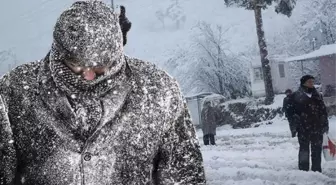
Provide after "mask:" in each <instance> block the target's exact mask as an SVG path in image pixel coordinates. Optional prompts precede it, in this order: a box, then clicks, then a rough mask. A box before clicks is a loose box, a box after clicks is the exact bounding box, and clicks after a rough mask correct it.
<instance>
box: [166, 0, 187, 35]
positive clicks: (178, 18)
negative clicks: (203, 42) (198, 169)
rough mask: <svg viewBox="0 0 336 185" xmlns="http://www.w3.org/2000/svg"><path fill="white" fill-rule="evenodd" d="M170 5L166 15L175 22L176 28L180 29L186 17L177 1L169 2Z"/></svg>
mask: <svg viewBox="0 0 336 185" xmlns="http://www.w3.org/2000/svg"><path fill="white" fill-rule="evenodd" d="M171 2H172V4H171V5H170V6H169V7H168V8H167V10H166V15H167V16H168V17H169V18H170V19H171V20H172V21H174V22H175V24H176V28H177V29H180V28H181V26H183V24H184V23H185V21H186V15H185V14H184V10H183V8H182V6H181V5H180V3H179V0H171Z"/></svg>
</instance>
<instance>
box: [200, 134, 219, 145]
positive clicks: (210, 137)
mask: <svg viewBox="0 0 336 185" xmlns="http://www.w3.org/2000/svg"><path fill="white" fill-rule="evenodd" d="M203 141H204V145H209V144H211V145H215V144H216V143H215V135H214V134H206V135H204V136H203Z"/></svg>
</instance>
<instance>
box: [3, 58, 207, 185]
mask: <svg viewBox="0 0 336 185" xmlns="http://www.w3.org/2000/svg"><path fill="white" fill-rule="evenodd" d="M126 61H128V64H129V68H130V70H131V72H130V74H129V75H130V77H129V79H128V80H127V82H125V83H124V84H122V86H119V87H117V88H115V89H113V90H112V91H111V92H109V93H108V94H106V96H104V97H102V98H101V99H100V100H101V104H102V106H103V110H104V116H103V117H102V119H100V121H99V124H98V126H97V127H96V129H95V131H94V133H93V134H91V135H90V136H89V138H88V139H87V140H83V139H81V137H80V134H79V133H77V132H76V129H74V124H75V123H74V121H73V120H74V113H73V110H72V107H71V106H70V104H69V102H68V100H67V97H66V96H64V95H63V94H62V93H60V92H59V91H58V89H57V88H56V87H55V84H54V82H53V81H52V77H51V75H50V73H49V68H50V67H49V61H48V59H47V58H46V59H45V60H43V61H41V62H35V63H31V64H27V65H22V66H20V67H18V68H16V69H15V70H13V71H12V72H10V73H9V74H8V75H6V76H5V77H4V78H2V80H1V82H0V87H1V91H0V95H1V96H0V97H1V98H0V167H1V168H0V184H1V185H10V184H16V185H17V184H29V185H32V184H34V185H48V184H50V185H51V184H53V185H54V184H55V185H56V184H59V185H70V184H76V185H77V184H82V185H84V184H90V185H91V184H92V185H93V184H94V185H100V184H127V185H128V184H139V185H141V184H174V183H181V184H197V183H200V184H202V183H204V182H205V179H204V178H205V177H204V171H203V167H202V156H201V152H200V147H199V144H198V140H197V139H196V135H195V130H194V127H193V124H192V122H191V120H190V116H189V113H188V109H187V108H186V105H185V103H184V102H183V100H182V96H181V94H180V91H179V88H178V86H177V84H176V82H175V81H174V80H172V79H171V78H170V77H169V76H168V75H166V74H165V73H164V72H162V71H160V70H158V69H156V68H155V67H154V66H153V65H151V64H148V63H146V62H143V61H140V60H137V59H130V58H127V60H126ZM119 91H124V92H125V91H126V92H127V93H122V94H119V93H118V92H119ZM113 111H116V112H115V113H114V114H109V112H113Z"/></svg>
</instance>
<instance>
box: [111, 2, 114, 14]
mask: <svg viewBox="0 0 336 185" xmlns="http://www.w3.org/2000/svg"><path fill="white" fill-rule="evenodd" d="M111 8H112V10H113V12H114V0H111Z"/></svg>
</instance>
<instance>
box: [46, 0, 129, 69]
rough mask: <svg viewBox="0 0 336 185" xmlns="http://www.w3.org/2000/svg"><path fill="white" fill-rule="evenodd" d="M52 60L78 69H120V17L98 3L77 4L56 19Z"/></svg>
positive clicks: (82, 2)
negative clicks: (67, 60)
mask: <svg viewBox="0 0 336 185" xmlns="http://www.w3.org/2000/svg"><path fill="white" fill-rule="evenodd" d="M53 38H54V42H53V44H52V50H51V55H50V57H51V59H54V60H64V59H71V60H72V61H73V62H75V63H76V64H77V65H80V66H88V67H93V66H107V65H112V66H120V65H121V64H120V61H122V58H123V44H122V33H121V28H120V25H119V17H118V15H116V14H114V13H113V12H112V10H111V9H110V8H109V7H108V6H106V5H105V4H104V3H103V2H101V1H91V2H86V1H78V2H75V3H74V4H73V5H72V6H71V7H70V8H69V9H67V10H65V11H64V12H63V13H62V14H61V16H60V17H59V18H58V20H57V22H56V25H55V28H54V32H53Z"/></svg>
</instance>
